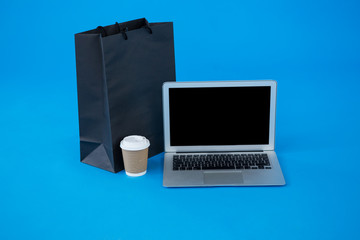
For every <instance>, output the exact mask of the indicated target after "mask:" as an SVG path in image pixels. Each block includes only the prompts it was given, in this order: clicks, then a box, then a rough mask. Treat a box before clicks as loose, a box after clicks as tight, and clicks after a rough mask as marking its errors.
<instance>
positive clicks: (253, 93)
mask: <svg viewBox="0 0 360 240" xmlns="http://www.w3.org/2000/svg"><path fill="white" fill-rule="evenodd" d="M270 90H271V88H270V86H256V87H248V86H246V87H245V86H242V87H240V86H239V87H199V88H170V89H169V111H170V112H169V114H170V116H169V117H170V145H171V146H205V145H260V144H269V121H270Z"/></svg>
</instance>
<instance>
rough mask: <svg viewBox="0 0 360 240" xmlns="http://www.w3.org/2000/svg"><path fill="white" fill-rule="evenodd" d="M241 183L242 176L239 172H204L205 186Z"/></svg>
mask: <svg viewBox="0 0 360 240" xmlns="http://www.w3.org/2000/svg"><path fill="white" fill-rule="evenodd" d="M243 182H244V181H243V176H242V173H240V172H219V171H214V172H210V171H209V172H208V171H206V172H204V183H205V184H215V185H221V184H241V183H243Z"/></svg>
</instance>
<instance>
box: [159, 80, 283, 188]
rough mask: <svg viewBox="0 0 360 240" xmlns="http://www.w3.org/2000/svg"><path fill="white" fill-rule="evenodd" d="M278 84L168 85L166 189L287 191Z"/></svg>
mask: <svg viewBox="0 0 360 240" xmlns="http://www.w3.org/2000/svg"><path fill="white" fill-rule="evenodd" d="M276 86H277V83H276V81H274V80H257V81H209V82H166V83H164V85H163V108H164V111H163V112H164V144H165V155H164V176H163V186H165V187H202V186H269V185H285V180H284V176H283V174H282V171H281V168H280V165H279V162H278V159H277V156H276V154H275V151H274V150H275V149H274V146H275V112H276Z"/></svg>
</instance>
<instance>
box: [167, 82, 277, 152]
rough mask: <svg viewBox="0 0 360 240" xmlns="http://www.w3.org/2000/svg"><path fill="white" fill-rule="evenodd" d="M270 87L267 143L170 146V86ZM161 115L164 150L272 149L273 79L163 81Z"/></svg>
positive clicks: (273, 136) (225, 150)
mask: <svg viewBox="0 0 360 240" xmlns="http://www.w3.org/2000/svg"><path fill="white" fill-rule="evenodd" d="M253 86H269V87H270V92H271V94H270V121H269V144H259V145H222V146H219V145H211V146H204V145H199V146H171V145H170V117H169V113H170V109H169V89H170V88H201V87H253ZM162 90H163V115H164V145H165V152H227V151H273V150H274V147H275V115H276V92H277V82H276V81H275V80H246V81H239V80H236V81H204V82H165V83H164V84H163V89H162Z"/></svg>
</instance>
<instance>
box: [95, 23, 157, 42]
mask: <svg viewBox="0 0 360 240" xmlns="http://www.w3.org/2000/svg"><path fill="white" fill-rule="evenodd" d="M114 27H115V29H117V30H118V31H117V33H121V34H122V35H123V37H124V39H125V40H127V39H128V36H127V32H128V31H131V30H135V29H139V28H144V29H145V30H146V31H148V32H149V33H150V34H152V33H153V30H152V28H151V27H150V24H149V22H148V21H147V20H146V19H145V18H140V19H136V20H133V21H128V22H124V23H118V22H115V24H114V25H112V26H111V25H110V26H107V27H102V26H98V27H97V30H98V31H99V32H100V34H101V37H106V36H108V35H112V34H115V33H114V31H116V30H115V29H114ZM110 28H111V29H113V30H111V29H110ZM106 29H107V30H110V34H108V31H106ZM111 32H112V33H111Z"/></svg>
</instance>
